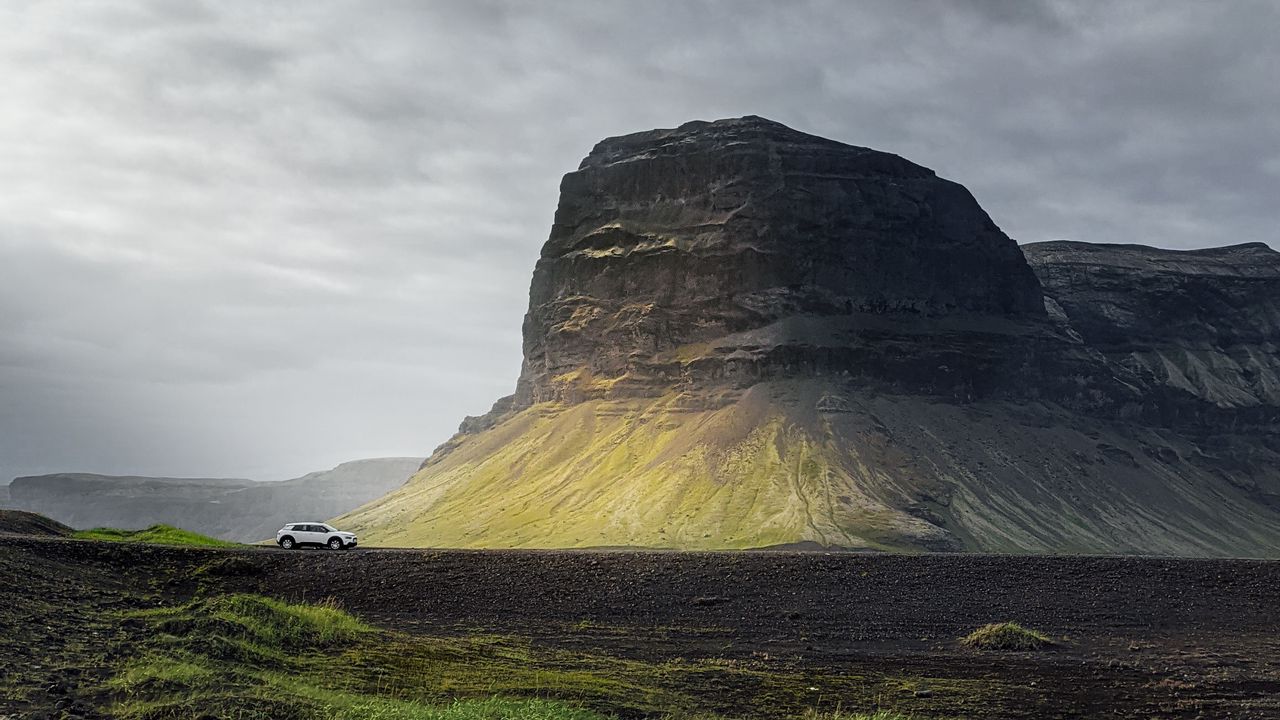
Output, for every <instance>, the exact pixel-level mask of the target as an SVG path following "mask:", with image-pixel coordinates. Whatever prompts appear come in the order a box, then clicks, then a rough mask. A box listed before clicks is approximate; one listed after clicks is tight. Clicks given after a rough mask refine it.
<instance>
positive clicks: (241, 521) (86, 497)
mask: <svg viewBox="0 0 1280 720" xmlns="http://www.w3.org/2000/svg"><path fill="white" fill-rule="evenodd" d="M421 464H422V459H421V458H376V459H371V460H355V461H352V462H347V463H343V464H341V465H339V466H337V467H335V468H333V469H332V470H324V471H320V472H313V473H308V474H307V475H304V476H302V477H300V478H294V479H293V480H286V481H284V482H254V481H252V480H235V479H225V478H159V477H115V476H107V475H93V474H88V473H59V474H54V475H37V476H30V477H20V478H15V479H14V481H13V483H12V484H11V486H10V488H11V495H12V497H11V500H10V505H11V506H12V507H14V508H18V509H22V510H29V511H32V512H37V513H40V514H42V515H46V516H48V517H50V518H53V519H54V520H57V521H59V522H62V523H66V524H67V525H70V526H72V527H76V528H92V527H117V528H127V529H137V528H143V527H147V526H150V525H154V524H156V523H165V524H168V525H175V526H178V527H181V528H184V529H187V530H194V531H195V532H199V533H203V534H206V535H212V536H214V537H218V538H222V539H225V540H239V541H244V542H251V541H257V540H262V539H264V538H268V537H273V536H274V535H275V532H276V530H279V529H280V526H281V525H283V524H285V523H286V522H289V521H297V520H319V519H323V518H327V517H332V516H334V515H337V514H339V513H342V512H346V511H348V510H351V509H352V508H356V507H359V506H360V505H362V504H363V503H366V502H368V501H370V500H372V499H374V498H377V497H379V496H381V495H384V494H386V493H387V492H390V491H391V490H393V489H395V488H396V487H398V486H400V485H402V484H403V483H404V482H405V480H406V479H407V478H408V477H409V476H410V475H412V474H413V473H414V472H415V471H416V470H417V469H418V467H419V465H421Z"/></svg>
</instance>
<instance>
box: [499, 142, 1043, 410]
mask: <svg viewBox="0 0 1280 720" xmlns="http://www.w3.org/2000/svg"><path fill="white" fill-rule="evenodd" d="M1043 314H1044V309H1043V305H1042V303H1041V300H1040V290H1039V287H1038V284H1037V282H1036V279H1035V277H1034V275H1033V274H1032V273H1031V271H1030V269H1029V268H1028V267H1027V265H1026V262H1025V261H1024V260H1023V258H1022V256H1021V253H1020V252H1019V251H1018V248H1017V246H1016V245H1015V244H1014V242H1013V241H1012V240H1010V239H1009V238H1008V237H1006V236H1005V235H1004V233H1002V232H1001V231H1000V229H999V228H998V227H996V225H995V224H994V223H993V222H992V221H991V218H989V217H988V216H987V214H986V213H985V212H983V211H982V208H980V207H979V206H978V204H977V202H976V201H975V200H974V199H973V197H972V196H971V195H970V194H969V193H968V191H966V190H965V189H964V188H963V187H961V186H959V185H957V184H955V183H953V182H950V181H947V180H943V179H941V178H939V177H937V176H936V175H935V174H934V173H933V172H932V171H931V170H928V169H926V168H923V167H920V166H919V165H915V164H913V163H910V162H908V161H906V160H903V159H902V158H900V157H898V156H896V155H890V154H888V153H882V152H877V151H875V150H869V149H867V148H860V147H853V146H849V145H844V144H841V143H837V142H833V141H830V140H825V139H822V138H818V137H814V136H812V135H806V134H804V133H800V132H796V131H795V130H791V129H790V128H787V127H784V126H782V125H779V124H777V123H774V122H770V121H768V120H764V119H762V118H756V117H747V118H741V119H737V120H728V121H721V122H716V123H705V122H694V123H688V124H686V125H682V126H681V127H679V128H677V129H675V130H658V131H653V132H647V133H639V134H636V135H627V136H624V137H619V138H611V139H609V140H605V141H604V142H601V143H600V144H599V145H597V146H596V148H595V149H594V150H592V152H591V154H590V155H588V156H587V158H586V159H585V160H584V161H583V162H582V166H581V167H580V168H579V169H578V170H577V171H576V172H572V173H569V174H568V175H566V176H565V178H564V181H563V182H562V183H561V196H560V205H559V208H558V209H557V210H556V216H555V223H554V225H553V226H552V230H551V237H550V239H549V240H548V241H547V243H546V245H545V246H543V249H542V256H541V259H539V261H538V264H537V267H536V268H535V269H534V275H533V283H532V288H531V290H530V302H529V313H528V315H527V316H526V318H525V326H524V337H525V348H524V350H525V361H524V366H523V370H522V373H521V377H520V380H519V383H518V385H517V392H516V396H515V398H514V403H513V407H516V408H522V407H528V406H529V405H531V404H534V403H537V402H542V401H546V400H563V399H573V398H574V397H577V396H578V395H577V394H582V395H588V396H590V395H615V396H617V395H623V394H638V395H654V394H661V393H662V392H664V391H665V390H666V389H667V387H669V386H670V385H671V384H672V383H684V384H685V385H700V384H703V383H706V382H708V381H712V382H714V381H717V380H720V379H723V378H724V377H725V376H747V377H758V376H761V375H764V374H768V373H770V372H771V370H772V369H773V367H774V366H776V365H810V366H813V367H814V368H815V370H824V369H837V370H843V369H846V368H847V367H848V366H849V365H850V364H851V363H850V362H849V361H850V360H852V359H853V358H847V357H830V352H829V351H828V350H826V348H830V347H833V346H836V345H841V346H845V345H848V343H846V342H843V340H842V338H840V337H839V336H840V335H842V334H843V335H851V334H856V333H858V332H859V330H860V329H861V328H863V327H864V326H867V325H879V324H880V323H877V322H876V319H878V318H909V319H911V320H912V321H916V320H922V319H927V320H934V319H936V320H938V321H939V322H943V323H945V322H947V321H948V320H949V319H951V318H956V317H968V316H975V315H976V316H982V317H993V318H1001V319H1009V320H1015V321H1016V320H1019V319H1024V318H1026V319H1034V318H1038V317H1040V316H1042V315H1043ZM796 318H805V319H806V320H808V321H809V322H807V323H803V324H795V323H789V324H788V325H787V326H785V327H776V328H772V327H771V326H773V325H774V324H776V323H787V322H788V321H791V320H794V319H796ZM814 320H817V321H818V322H813V321H814ZM823 321H830V322H823ZM762 328H769V329H768V330H766V331H764V332H755V331H759V330H761V329H762ZM868 329H869V330H870V328H868ZM872 331H874V330H872ZM889 332H894V330H892V329H891V330H889ZM783 373H784V374H789V373H790V371H788V370H786V369H784V370H783ZM606 391H607V392H606Z"/></svg>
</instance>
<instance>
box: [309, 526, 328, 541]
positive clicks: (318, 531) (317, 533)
mask: <svg viewBox="0 0 1280 720" xmlns="http://www.w3.org/2000/svg"><path fill="white" fill-rule="evenodd" d="M307 530H308V532H307V542H309V543H315V544H317V545H323V544H324V542H325V540H326V539H327V537H326V535H327V533H325V531H324V526H322V525H308V526H307Z"/></svg>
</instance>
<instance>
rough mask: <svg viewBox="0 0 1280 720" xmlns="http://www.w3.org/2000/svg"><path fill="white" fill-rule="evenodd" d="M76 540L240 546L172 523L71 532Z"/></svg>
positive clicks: (195, 545) (197, 545) (196, 545)
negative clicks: (128, 528)
mask: <svg viewBox="0 0 1280 720" xmlns="http://www.w3.org/2000/svg"><path fill="white" fill-rule="evenodd" d="M72 537H74V538H76V539H78V540H107V541H110V542H142V543H155V544H158V545H190V546H194V547H227V548H230V547H240V544H239V543H234V542H230V541H227V540H219V539H217V538H212V537H209V536H208V535H201V534H200V533H195V532H191V531H190V530H183V529H182V528H176V527H173V526H172V525H152V526H151V527H149V528H146V529H144V530H121V529H119V528H94V529H92V530H79V531H77V532H75V533H73V534H72Z"/></svg>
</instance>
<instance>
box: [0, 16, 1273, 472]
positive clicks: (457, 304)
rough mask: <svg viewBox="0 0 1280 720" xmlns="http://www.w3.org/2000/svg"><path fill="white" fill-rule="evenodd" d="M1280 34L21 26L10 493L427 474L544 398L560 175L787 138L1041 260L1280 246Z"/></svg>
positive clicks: (0, 124)
mask: <svg viewBox="0 0 1280 720" xmlns="http://www.w3.org/2000/svg"><path fill="white" fill-rule="evenodd" d="M1277 37H1280V4H1277V3H1274V2H1250V1H1249V0H1238V1H1233V2H1230V3H1208V2H1203V1H1202V0H1195V1H1192V2H1177V1H1174V0H1154V1H1150V2H1144V1H1131V2H1117V3H1100V2H1034V1H1033V0H1009V1H1008V2H1000V1H997V0H968V1H967V2H966V1H964V0H956V1H946V2H944V1H942V0H937V1H928V0H921V1H920V2H910V3H904V2H900V1H898V0H882V1H862V2H856V3H855V2H843V1H837V0H833V1H831V2H775V1H773V0H765V1H752V0H733V1H724V2H714V1H709V2H695V1H692V0H690V1H687V2H686V1H681V2H668V1H665V0H646V2H611V1H608V0H582V1H581V2H572V1H568V0H566V1H562V2H537V3H535V2H514V1H512V2H490V1H488V0H459V1H458V2H445V1H443V0H433V1H432V2H419V1H417V0H403V1H401V0H271V2H261V1H259V0H253V1H248V0H211V1H209V2H200V1H199V0H163V1H161V0H156V1H148V2H143V1H136V2H135V1H131V0H118V1H111V2H108V1H103V0H98V1H94V0H76V1H65V2H64V1H62V0H43V1H41V2H24V1H23V0H7V1H6V2H4V3H3V4H0V97H2V98H3V102H2V103H0V482H4V481H5V480H7V479H8V478H11V477H13V476H16V475H25V474H36V473H46V472H64V471H83V472H101V473H109V474H122V473H133V474H151V475H190V476H228V477H248V478H254V479H259V480H279V479H285V478H288V477H292V476H297V475H301V474H303V473H306V472H309V471H312V470H318V469H324V468H327V467H331V466H333V465H335V464H337V463H339V462H342V461H345V460H351V459H356V458H362V457H376V456H386V455H426V454H428V453H429V452H430V451H431V449H432V448H433V447H435V446H436V445H437V444H439V443H440V442H443V441H444V440H445V439H447V438H448V437H449V435H451V434H452V433H453V431H454V430H455V429H456V427H457V425H458V422H459V421H460V420H461V419H462V418H463V416H465V415H475V414H480V413H483V412H484V411H486V410H487V409H488V407H489V405H490V404H491V403H492V402H493V400H495V399H497V398H498V397H500V396H502V395H505V394H508V393H510V392H511V391H512V389H513V388H514V384H515V379H516V376H517V374H518V371H519V366H520V322H521V318H522V316H523V314H524V311H525V309H526V304H527V298H528V295H527V294H528V288H529V278H530V273H531V271H532V268H533V263H534V260H535V259H536V258H537V256H538V251H539V248H540V247H541V245H542V243H543V242H544V241H545V239H546V237H547V234H548V232H549V229H550V224H551V218H552V215H553V213H554V210H555V204H556V198H557V189H558V185H559V181H560V177H561V176H562V175H563V174H564V173H565V172H568V171H570V170H572V169H574V168H576V167H577V165H578V163H579V161H580V160H581V159H582V157H583V156H585V155H586V154H587V152H588V151H589V150H590V149H591V147H592V145H594V144H595V143H596V142H597V141H599V140H600V139H602V138H604V137H608V136H612V135H620V134H624V133H628V132H635V131H640V130H647V129H651V128H655V127H674V126H676V125H679V124H681V123H683V122H685V121H688V120H693V119H703V120H712V119H716V118H723V117H736V116H741V115H747V114H756V115H763V116H765V117H768V118H771V119H773V120H777V121H779V122H783V123H785V124H787V125H790V126H792V127H794V128H797V129H799V130H803V131H806V132H811V133H815V134H818V135H823V136H825V137H830V138H834V139H837V140H841V141H844V142H848V143H851V144H855V145H864V146H868V147H874V148H876V149H879V150H885V151H889V152H894V153H897V154H899V155H902V156H904V157H907V158H909V159H911V160H913V161H915V162H917V163H920V164H922V165H925V166H928V167H931V168H933V169H934V170H936V171H937V172H938V173H939V174H940V175H942V176H944V177H948V178H950V179H953V180H956V181H958V182H960V183H962V184H964V185H965V186H967V187H968V188H969V189H970V190H971V191H972V192H973V193H974V195H975V196H976V197H977V198H978V200H979V202H981V203H982V205H983V206H984V207H985V208H986V210H987V211H988V213H990V215H991V216H992V217H993V219H994V220H995V221H996V222H997V224H999V225H1000V226H1001V227H1002V228H1003V229H1004V230H1005V232H1007V233H1008V234H1009V235H1010V236H1012V237H1013V238H1015V239H1016V240H1018V241H1019V242H1034V241H1040V240H1051V239H1071V240H1083V241H1092V242H1138V243H1145V244H1151V245H1158V246H1162V247H1169V248H1195V247H1205V246H1215V245H1224V244H1232V243H1241V242H1254V241H1261V242H1266V243H1269V244H1271V245H1272V247H1280V235H1278V234H1277V230H1276V227H1277V223H1276V219H1277V200H1278V199H1280V121H1277V118H1280V82H1277V81H1276V78H1277V76H1278V75H1280V41H1277V39H1276V38H1277Z"/></svg>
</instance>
